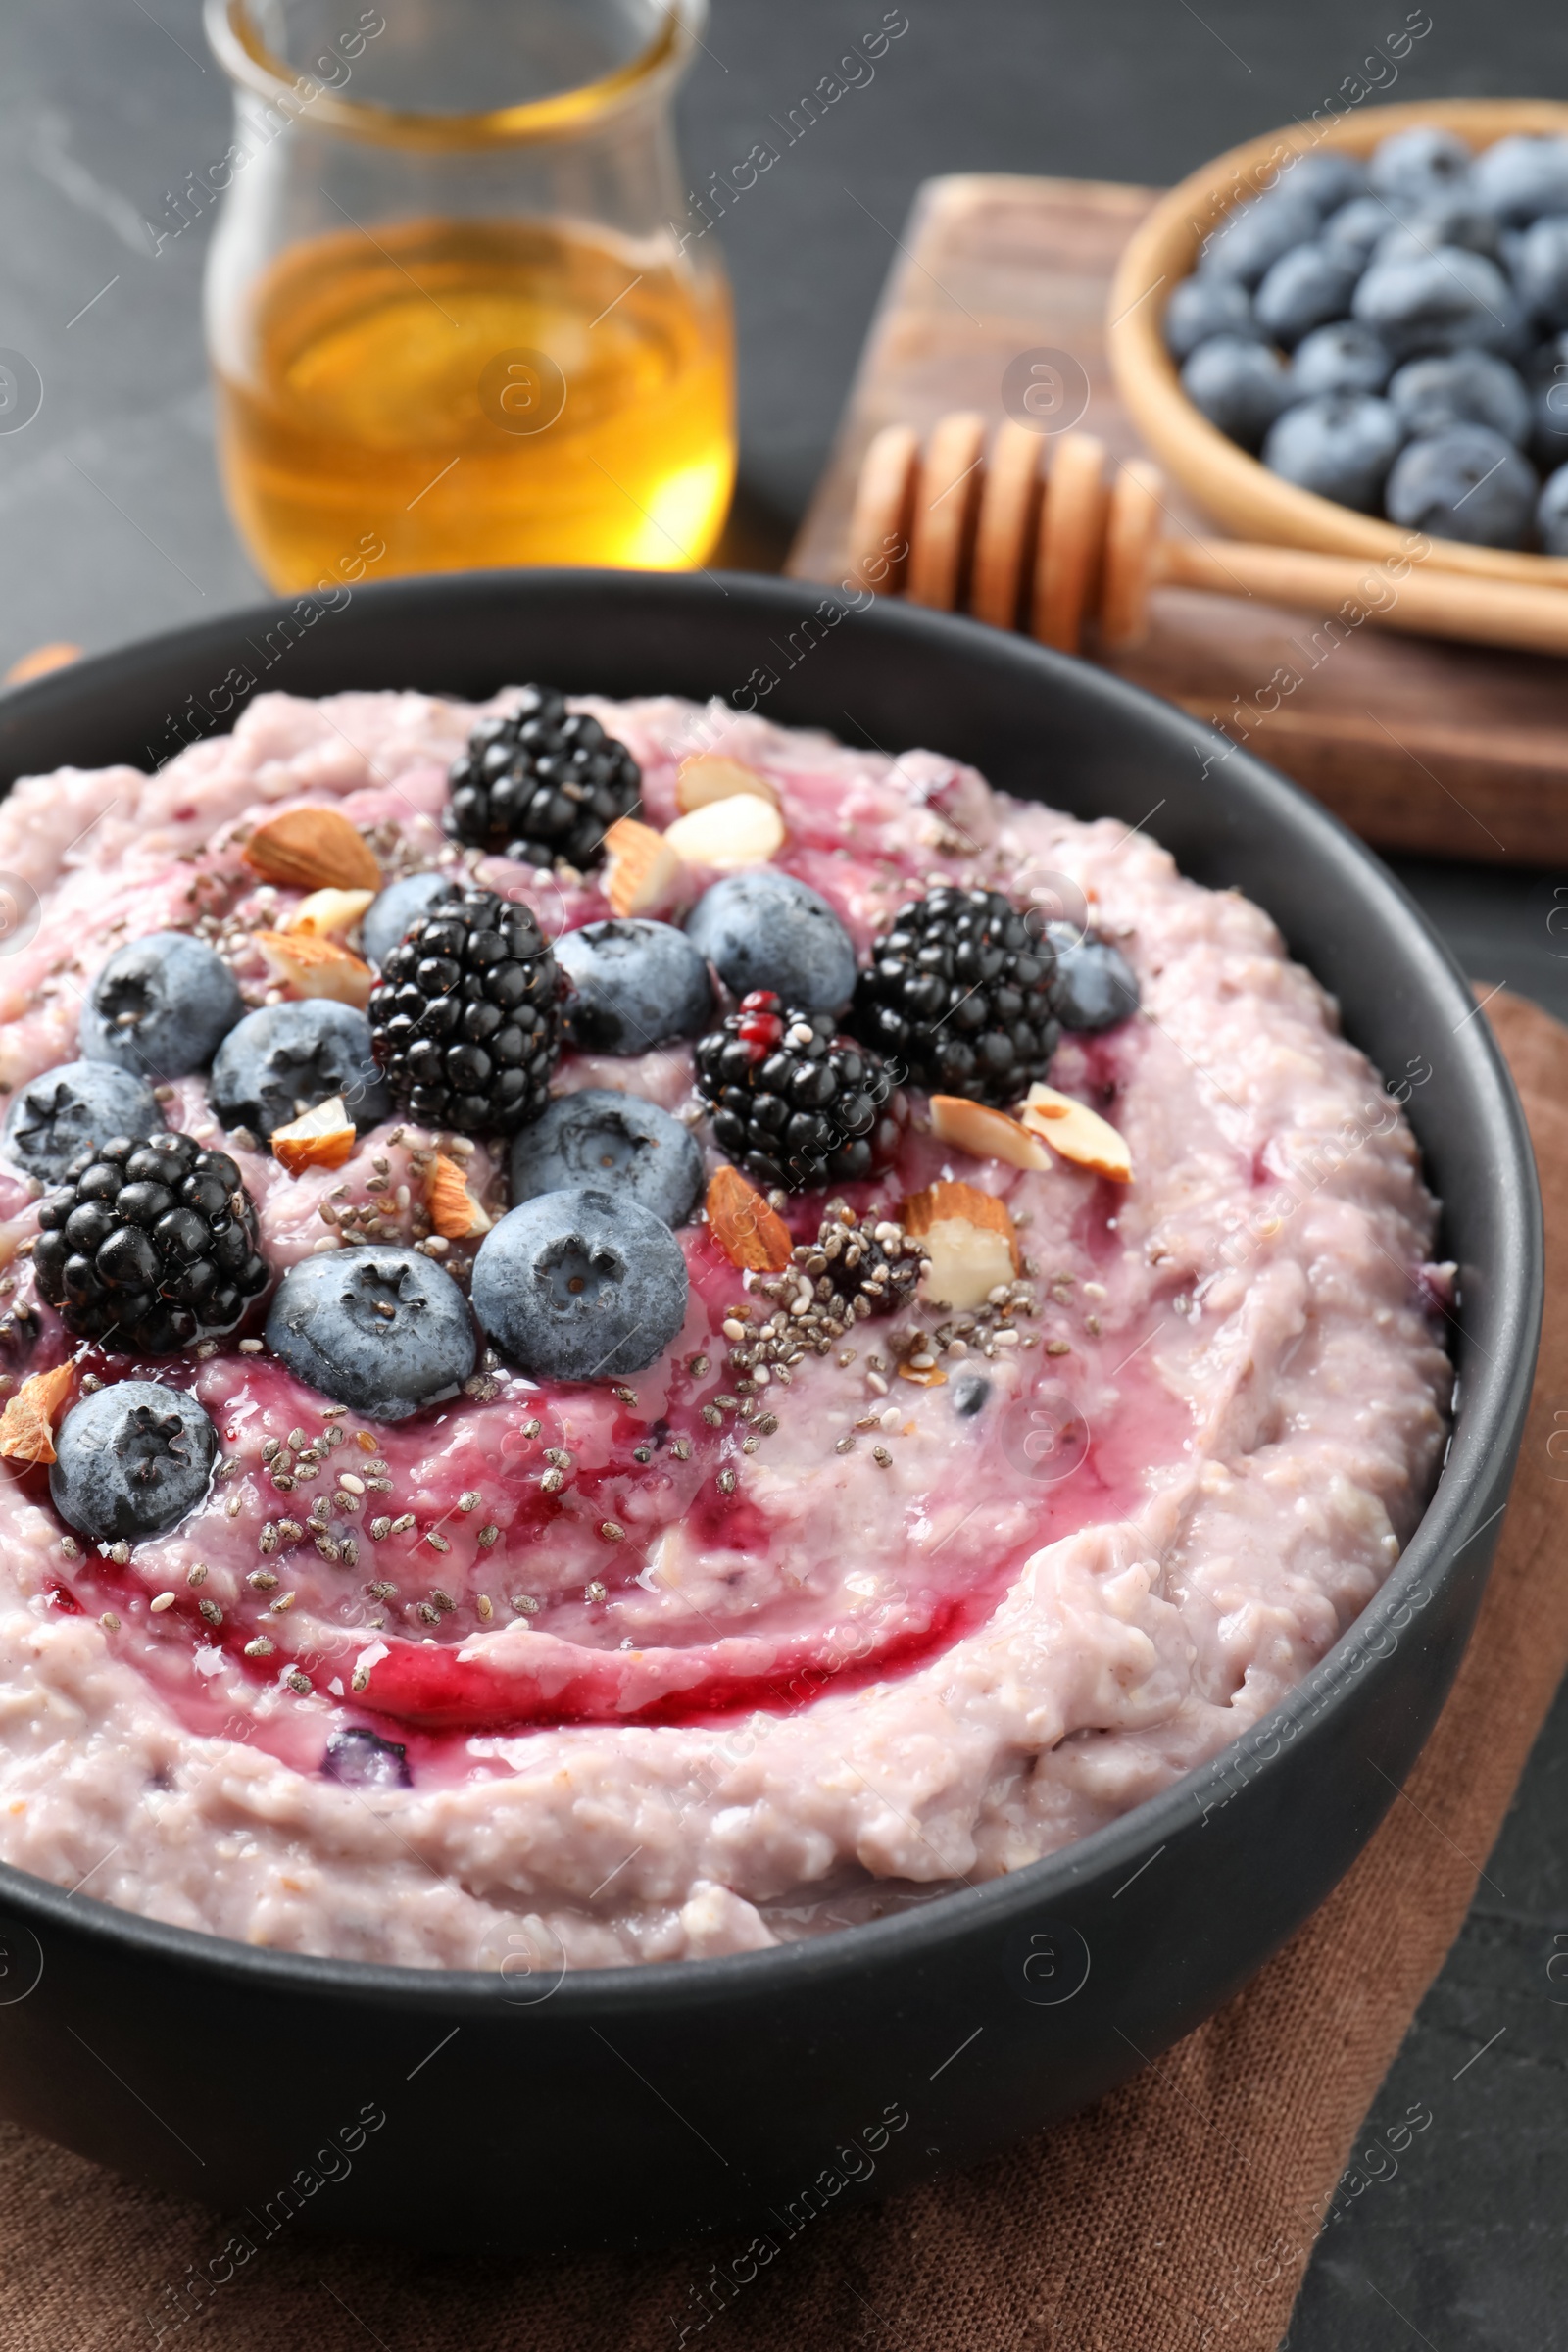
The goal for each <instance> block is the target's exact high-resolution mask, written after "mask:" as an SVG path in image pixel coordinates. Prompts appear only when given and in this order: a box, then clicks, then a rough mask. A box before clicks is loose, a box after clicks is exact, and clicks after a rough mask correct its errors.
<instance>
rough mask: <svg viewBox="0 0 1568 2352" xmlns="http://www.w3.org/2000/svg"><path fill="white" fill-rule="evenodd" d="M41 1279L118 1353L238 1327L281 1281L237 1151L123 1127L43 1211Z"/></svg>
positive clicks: (56, 1301)
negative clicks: (140, 1138) (136, 1138)
mask: <svg viewBox="0 0 1568 2352" xmlns="http://www.w3.org/2000/svg"><path fill="white" fill-rule="evenodd" d="M38 1225H39V1233H38V1240H37V1244H36V1247H35V1248H34V1250H33V1253H32V1262H33V1266H34V1268H35V1270H36V1272H37V1277H38V1287H39V1289H40V1290H41V1291H42V1293H43V1295H44V1297H45V1298H46V1299H48V1301H49V1303H50V1305H51V1306H53V1307H56V1308H58V1309H59V1313H60V1319H61V1321H62V1322H63V1323H64V1324H65V1327H66V1329H67V1330H68V1331H71V1332H74V1333H75V1335H76V1337H77V1338H78V1339H82V1340H96V1341H98V1343H99V1344H100V1346H102V1347H104V1348H108V1349H109V1351H110V1352H111V1353H112V1354H115V1355H172V1354H174V1353H175V1351H176V1350H177V1349H179V1348H188V1347H189V1346H190V1344H191V1342H192V1341H193V1340H198V1339H201V1338H203V1337H204V1336H205V1335H208V1334H211V1333H218V1332H224V1331H232V1329H233V1328H234V1325H235V1324H236V1323H237V1322H238V1321H239V1319H240V1317H241V1316H242V1315H243V1314H244V1312H245V1309H246V1307H247V1306H248V1305H249V1303H250V1301H251V1300H252V1299H254V1298H256V1297H257V1296H258V1294H259V1293H260V1292H262V1291H265V1290H266V1288H267V1286H268V1283H269V1282H270V1280H271V1273H270V1268H269V1266H268V1263H267V1260H266V1259H265V1258H264V1257H263V1256H262V1254H261V1251H260V1249H259V1247H258V1239H257V1231H256V1209H255V1206H254V1204H253V1202H252V1201H251V1197H250V1195H249V1194H248V1193H247V1192H246V1190H245V1187H244V1185H243V1184H242V1183H241V1181H240V1173H239V1170H238V1168H237V1167H236V1166H235V1165H234V1162H233V1161H232V1160H231V1159H230V1158H229V1157H228V1155H227V1153H226V1152H206V1151H204V1150H203V1149H202V1147H201V1145H200V1144H198V1143H197V1142H195V1140H194V1139H193V1138H192V1137H191V1136H188V1135H157V1136H153V1137H152V1138H150V1139H149V1141H148V1142H146V1143H135V1142H133V1141H132V1140H131V1138H130V1137H128V1136H123V1135H119V1136H114V1137H112V1138H111V1139H110V1141H109V1142H108V1143H105V1144H99V1145H96V1146H94V1148H93V1149H92V1150H91V1151H88V1152H82V1153H81V1155H80V1157H79V1158H77V1159H74V1160H73V1161H72V1163H71V1166H70V1167H69V1168H68V1169H67V1171H66V1190H65V1191H64V1192H61V1193H56V1194H54V1195H53V1196H52V1197H51V1198H50V1199H49V1200H47V1201H44V1202H43V1203H42V1204H41V1206H40V1208H39V1210H38Z"/></svg>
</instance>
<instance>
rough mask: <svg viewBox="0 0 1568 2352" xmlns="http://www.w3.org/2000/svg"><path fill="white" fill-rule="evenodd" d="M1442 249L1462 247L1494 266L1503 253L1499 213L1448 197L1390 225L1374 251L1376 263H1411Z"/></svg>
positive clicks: (1419, 208) (1457, 197)
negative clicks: (1417, 258)
mask: <svg viewBox="0 0 1568 2352" xmlns="http://www.w3.org/2000/svg"><path fill="white" fill-rule="evenodd" d="M1440 245H1461V246H1463V248H1464V249H1465V251H1466V252H1467V253H1481V254H1485V256H1486V258H1487V260H1488V261H1489V262H1495V261H1496V260H1497V258H1498V256H1499V255H1500V253H1501V251H1502V229H1501V226H1500V223H1499V222H1498V220H1497V216H1496V214H1495V213H1491V212H1488V211H1487V210H1486V209H1485V208H1484V207H1483V206H1481V205H1478V204H1475V203H1473V202H1472V201H1471V200H1470V199H1469V197H1467V196H1465V195H1457V196H1445V197H1443V198H1441V199H1440V200H1439V202H1437V203H1436V204H1424V205H1421V206H1420V207H1418V209H1417V210H1416V211H1414V212H1407V213H1404V214H1402V215H1401V216H1400V218H1399V219H1398V220H1397V221H1392V222H1391V223H1390V226H1389V229H1388V232H1387V234H1386V235H1384V236H1382V237H1380V238H1379V240H1378V243H1377V245H1376V246H1375V248H1374V249H1373V253H1372V260H1373V261H1374V262H1376V263H1379V264H1381V263H1383V262H1399V261H1409V260H1411V259H1412V258H1413V257H1415V256H1417V255H1421V254H1429V253H1433V252H1435V251H1436V250H1437V248H1438V247H1439V246H1440Z"/></svg>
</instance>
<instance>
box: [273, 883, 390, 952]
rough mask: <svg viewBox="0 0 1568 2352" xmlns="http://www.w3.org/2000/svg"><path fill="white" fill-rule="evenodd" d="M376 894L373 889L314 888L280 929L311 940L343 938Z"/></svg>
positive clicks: (339, 939) (361, 917)
mask: <svg viewBox="0 0 1568 2352" xmlns="http://www.w3.org/2000/svg"><path fill="white" fill-rule="evenodd" d="M374 897H375V892H374V891H373V890H313V891H312V893H311V895H310V897H309V898H308V899H301V901H300V903H299V905H298V906H297V907H295V909H294V911H293V913H292V914H291V915H290V916H289V918H288V920H287V921H286V922H285V923H284V925H283V928H284V930H285V931H287V932H289V933H290V934H291V935H292V934H294V933H296V932H303V933H305V934H306V935H307V936H308V937H310V938H311V939H335V940H337V941H339V942H340V943H341V942H342V941H343V940H345V939H346V938H347V937H348V935H349V933H350V932H351V931H352V930H353V928H354V926H355V924H356V923H358V922H360V921H361V920H362V919H363V917H364V914H365V910H366V908H367V907H368V906H369V905H370V904H371V902H372V901H373V899H374Z"/></svg>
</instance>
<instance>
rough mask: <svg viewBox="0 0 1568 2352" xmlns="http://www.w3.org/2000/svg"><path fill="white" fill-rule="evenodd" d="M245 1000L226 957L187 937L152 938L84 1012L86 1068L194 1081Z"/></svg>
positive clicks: (99, 981)
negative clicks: (94, 1064) (107, 1065)
mask: <svg viewBox="0 0 1568 2352" xmlns="http://www.w3.org/2000/svg"><path fill="white" fill-rule="evenodd" d="M244 1013H245V1000H244V998H243V997H242V996H241V995H240V993H239V986H238V983H237V982H236V980H235V978H234V975H233V973H232V972H231V971H230V970H229V968H228V966H227V964H226V963H225V962H224V961H223V959H222V957H221V956H215V955H214V953H213V951H212V949H211V948H209V947H205V946H204V945H203V944H202V942H201V941H200V940H199V939H192V938H191V937H190V936H189V934H188V933H186V932H184V931H152V932H149V933H148V935H147V937H146V938H145V939H133V940H128V941H127V942H126V944H125V945H124V947H123V948H117V949H116V950H115V953H114V954H113V955H112V956H110V958H109V960H108V962H107V963H105V964H104V965H103V966H102V967H101V969H100V970H99V972H98V975H97V977H96V979H95V980H94V981H93V984H92V987H91V988H90V989H89V990H88V992H87V1002H86V1004H85V1005H83V1007H82V1013H81V1025H80V1029H79V1032H78V1037H77V1050H78V1052H79V1053H80V1054H81V1057H82V1059H83V1061H105V1062H112V1063H113V1064H114V1065H115V1067H116V1068H117V1069H122V1070H129V1071H131V1072H132V1073H133V1074H134V1075H135V1076H136V1077H138V1078H153V1079H162V1078H187V1077H189V1075H190V1073H191V1071H192V1070H203V1069H205V1068H206V1067H207V1064H208V1063H209V1062H210V1061H211V1060H212V1058H213V1055H214V1054H216V1053H217V1051H218V1049H219V1047H220V1045H221V1043H222V1041H223V1039H224V1038H225V1037H226V1036H227V1035H228V1032H229V1031H230V1030H231V1029H232V1028H233V1026H234V1024H235V1022H236V1021H239V1020H241V1019H243V1017H244Z"/></svg>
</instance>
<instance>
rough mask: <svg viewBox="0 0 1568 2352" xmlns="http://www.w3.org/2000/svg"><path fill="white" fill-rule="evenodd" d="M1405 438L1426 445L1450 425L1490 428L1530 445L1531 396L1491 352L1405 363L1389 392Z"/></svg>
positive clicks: (1514, 371) (1460, 353)
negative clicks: (1425, 441)
mask: <svg viewBox="0 0 1568 2352" xmlns="http://www.w3.org/2000/svg"><path fill="white" fill-rule="evenodd" d="M1389 403H1390V406H1391V407H1392V408H1393V410H1394V413H1395V415H1396V417H1397V418H1398V419H1399V423H1400V426H1401V428H1402V429H1403V431H1404V432H1406V433H1408V434H1409V435H1411V436H1412V437H1413V438H1420V439H1423V440H1428V439H1430V438H1431V436H1432V435H1433V434H1434V433H1446V431H1447V430H1448V427H1449V426H1450V425H1454V424H1489V425H1491V427H1492V429H1493V431H1494V432H1495V433H1501V434H1502V435H1503V436H1504V438H1505V439H1507V440H1509V441H1513V442H1521V441H1525V440H1528V439H1529V436H1530V423H1531V407H1530V395H1529V393H1528V392H1527V391H1526V390H1525V387H1524V383H1523V381H1522V380H1521V378H1520V376H1519V373H1518V370H1517V369H1516V368H1510V367H1509V365H1508V363H1507V361H1506V360H1499V359H1498V358H1496V356H1495V354H1494V353H1492V352H1490V351H1454V352H1448V353H1446V354H1444V355H1443V356H1441V357H1438V358H1434V359H1430V360H1410V361H1407V362H1406V364H1405V366H1404V367H1402V368H1400V369H1399V372H1398V374H1397V376H1396V377H1395V379H1394V381H1393V383H1392V384H1390V386H1389Z"/></svg>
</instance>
